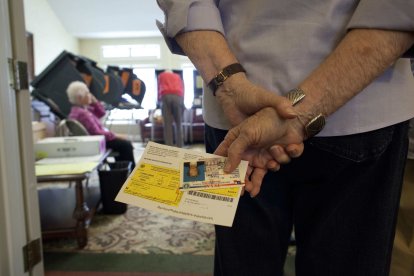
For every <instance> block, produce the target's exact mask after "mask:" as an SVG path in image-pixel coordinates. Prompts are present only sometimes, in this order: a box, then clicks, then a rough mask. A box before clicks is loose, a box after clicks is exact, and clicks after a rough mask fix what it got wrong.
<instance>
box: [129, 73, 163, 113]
mask: <svg viewBox="0 0 414 276" xmlns="http://www.w3.org/2000/svg"><path fill="white" fill-rule="evenodd" d="M141 66H142V65H141ZM134 74H135V75H137V77H138V78H139V79H141V80H142V81H143V82H144V83H145V87H146V91H145V96H144V99H143V100H142V103H141V106H142V107H143V108H145V109H147V110H148V109H154V108H155V107H156V105H157V96H158V95H157V82H156V79H155V68H154V67H137V66H134Z"/></svg>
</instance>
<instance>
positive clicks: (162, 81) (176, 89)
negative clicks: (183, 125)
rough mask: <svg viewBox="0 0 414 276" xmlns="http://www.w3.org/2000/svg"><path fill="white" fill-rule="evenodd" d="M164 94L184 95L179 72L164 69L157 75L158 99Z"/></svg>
mask: <svg viewBox="0 0 414 276" xmlns="http://www.w3.org/2000/svg"><path fill="white" fill-rule="evenodd" d="M166 94H175V95H178V96H181V97H184V84H183V80H182V79H181V77H180V75H179V74H176V73H173V72H168V71H165V72H162V73H161V74H159V75H158V100H160V99H161V97H162V96H163V95H166Z"/></svg>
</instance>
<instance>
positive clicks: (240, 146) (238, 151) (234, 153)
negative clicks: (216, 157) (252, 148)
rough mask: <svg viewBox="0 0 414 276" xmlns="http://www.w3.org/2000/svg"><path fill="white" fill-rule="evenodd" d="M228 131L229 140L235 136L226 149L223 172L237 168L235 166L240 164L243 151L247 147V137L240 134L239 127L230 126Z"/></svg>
mask: <svg viewBox="0 0 414 276" xmlns="http://www.w3.org/2000/svg"><path fill="white" fill-rule="evenodd" d="M230 132H231V134H230V135H229V139H230V140H231V139H232V137H237V138H236V139H235V140H234V141H233V142H232V143H231V145H230V147H229V148H228V150H227V161H226V165H225V166H224V172H225V173H230V172H232V171H234V170H235V169H236V168H237V166H238V165H239V164H240V161H241V160H242V155H243V153H244V152H245V151H246V150H247V148H248V147H249V139H248V137H246V135H244V134H240V131H239V127H235V128H232V129H231V130H230ZM230 132H229V133H230ZM226 137H227V136H226ZM225 139H226V138H225Z"/></svg>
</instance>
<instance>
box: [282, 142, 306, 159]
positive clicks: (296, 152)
mask: <svg viewBox="0 0 414 276" xmlns="http://www.w3.org/2000/svg"><path fill="white" fill-rule="evenodd" d="M304 149H305V145H304V144H303V143H300V144H290V145H287V146H286V147H285V151H286V153H287V154H289V156H290V157H291V158H297V157H299V156H301V155H302V153H303V151H304Z"/></svg>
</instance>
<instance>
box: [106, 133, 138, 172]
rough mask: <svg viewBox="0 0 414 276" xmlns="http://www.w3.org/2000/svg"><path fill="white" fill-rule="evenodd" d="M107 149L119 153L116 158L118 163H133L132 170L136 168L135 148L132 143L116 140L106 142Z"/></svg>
mask: <svg viewBox="0 0 414 276" xmlns="http://www.w3.org/2000/svg"><path fill="white" fill-rule="evenodd" d="M106 147H107V148H109V149H112V150H113V151H114V152H117V153H118V155H116V156H115V160H116V161H131V162H132V168H134V167H135V160H134V147H133V146H132V143H131V141H128V140H124V139H119V138H115V139H114V140H111V141H106Z"/></svg>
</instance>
